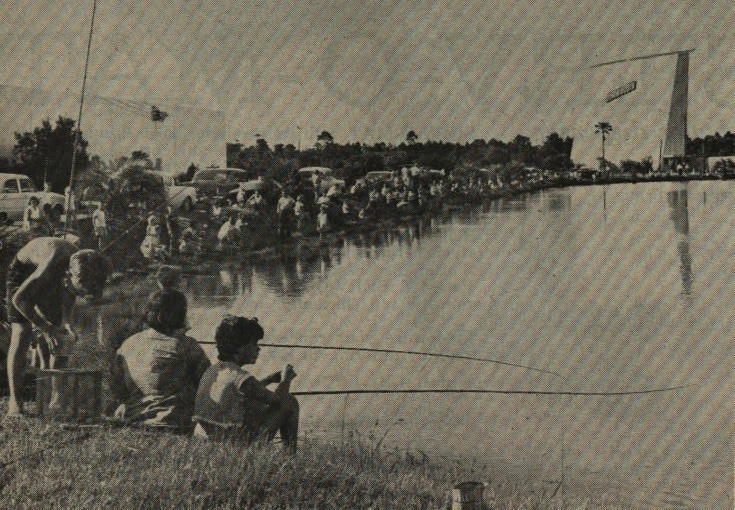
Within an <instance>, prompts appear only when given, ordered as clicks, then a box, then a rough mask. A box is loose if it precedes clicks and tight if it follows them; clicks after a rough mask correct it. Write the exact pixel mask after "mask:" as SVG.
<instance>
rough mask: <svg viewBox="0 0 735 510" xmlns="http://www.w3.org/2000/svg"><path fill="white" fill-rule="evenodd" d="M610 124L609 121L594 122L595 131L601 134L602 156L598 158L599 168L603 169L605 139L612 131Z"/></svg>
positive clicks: (604, 162) (605, 161) (604, 165)
mask: <svg viewBox="0 0 735 510" xmlns="http://www.w3.org/2000/svg"><path fill="white" fill-rule="evenodd" d="M612 130H613V128H612V126H611V125H610V123H609V122H598V123H597V124H595V133H597V134H599V135H602V156H601V158H600V169H601V170H605V168H606V165H607V160H606V159H605V140H606V137H607V135H609V134H610V133H612Z"/></svg>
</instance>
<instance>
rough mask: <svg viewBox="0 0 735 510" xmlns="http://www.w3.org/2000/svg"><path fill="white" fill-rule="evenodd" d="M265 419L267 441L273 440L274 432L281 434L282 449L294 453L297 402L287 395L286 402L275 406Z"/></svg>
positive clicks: (297, 427)
mask: <svg viewBox="0 0 735 510" xmlns="http://www.w3.org/2000/svg"><path fill="white" fill-rule="evenodd" d="M277 405H278V407H276V408H275V409H274V410H273V411H271V413H269V415H268V416H267V417H266V419H265V433H266V437H267V438H268V440H271V439H273V436H275V434H276V431H280V433H281V441H282V442H283V448H284V449H285V450H287V451H289V452H290V453H296V442H297V439H298V434H299V402H298V400H296V397H294V396H292V395H289V396H288V397H287V399H286V402H284V403H282V404H277Z"/></svg>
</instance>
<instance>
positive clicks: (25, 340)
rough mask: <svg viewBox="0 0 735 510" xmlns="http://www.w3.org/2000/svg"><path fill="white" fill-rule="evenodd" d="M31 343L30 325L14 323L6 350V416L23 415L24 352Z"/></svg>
mask: <svg viewBox="0 0 735 510" xmlns="http://www.w3.org/2000/svg"><path fill="white" fill-rule="evenodd" d="M30 343H31V325H30V324H22V323H17V322H14V323H13V324H12V326H11V332H10V348H9V349H8V386H9V389H10V399H9V400H8V416H19V415H22V414H23V379H24V377H25V372H26V352H28V347H29V346H30Z"/></svg>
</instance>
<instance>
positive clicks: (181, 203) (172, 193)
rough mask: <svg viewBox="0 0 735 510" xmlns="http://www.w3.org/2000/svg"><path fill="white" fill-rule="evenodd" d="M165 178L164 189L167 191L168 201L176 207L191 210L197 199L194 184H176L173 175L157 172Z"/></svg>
mask: <svg viewBox="0 0 735 510" xmlns="http://www.w3.org/2000/svg"><path fill="white" fill-rule="evenodd" d="M157 175H159V176H160V177H161V179H163V189H164V190H165V191H166V203H167V204H168V205H170V206H171V207H172V208H174V209H181V210H182V211H186V212H188V211H191V210H192V209H193V208H194V204H195V203H196V201H197V190H196V188H195V187H194V186H185V185H179V184H176V181H174V178H173V176H171V175H167V174H157Z"/></svg>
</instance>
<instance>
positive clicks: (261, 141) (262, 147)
mask: <svg viewBox="0 0 735 510" xmlns="http://www.w3.org/2000/svg"><path fill="white" fill-rule="evenodd" d="M255 149H256V150H257V151H258V152H259V153H260V154H264V153H267V152H270V151H271V148H270V147H269V146H268V142H266V141H265V138H262V137H260V138H258V139H257V140H255Z"/></svg>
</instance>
